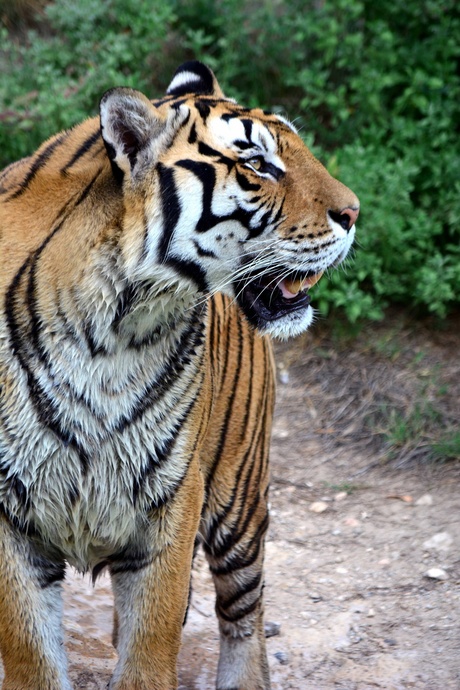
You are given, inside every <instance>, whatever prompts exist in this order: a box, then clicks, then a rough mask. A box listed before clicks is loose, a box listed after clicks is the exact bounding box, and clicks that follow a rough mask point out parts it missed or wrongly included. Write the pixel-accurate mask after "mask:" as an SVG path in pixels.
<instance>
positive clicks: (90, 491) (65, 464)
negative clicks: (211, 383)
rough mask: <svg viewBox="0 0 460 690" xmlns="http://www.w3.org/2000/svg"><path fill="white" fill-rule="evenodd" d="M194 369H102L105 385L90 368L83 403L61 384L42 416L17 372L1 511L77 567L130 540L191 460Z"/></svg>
mask: <svg viewBox="0 0 460 690" xmlns="http://www.w3.org/2000/svg"><path fill="white" fill-rule="evenodd" d="M199 362H200V359H199V357H198V356H197V359H196V361H193V360H192V361H190V362H189V361H187V363H186V365H184V366H179V364H178V365H177V367H176V372H175V373H172V372H162V371H160V372H159V371H158V364H157V370H156V371H154V370H153V369H152V368H150V369H148V368H147V367H146V366H145V367H144V368H143V369H140V368H139V367H138V368H137V370H136V372H134V371H133V370H132V369H130V368H129V367H128V366H127V365H126V362H124V361H119V362H117V365H118V369H117V367H115V366H114V364H113V362H112V363H111V367H110V368H111V370H112V369H113V370H114V374H113V376H112V377H111V379H110V382H111V383H110V386H108V385H107V384H106V381H107V380H108V377H106V376H103V375H102V376H100V377H99V383H97V381H98V379H97V378H96V375H95V372H94V371H93V372H92V375H93V378H94V379H95V381H96V382H95V383H93V385H92V387H91V388H87V390H88V391H90V392H91V395H86V396H85V395H83V394H82V392H81V390H82V388H81V386H80V390H79V388H78V382H77V380H76V379H75V380H74V381H70V380H69V378H68V379H67V381H66V382H65V385H64V384H63V382H60V385H59V386H58V387H57V389H56V395H54V396H53V407H52V409H51V410H50V409H48V410H46V403H47V396H48V397H49V396H50V393H49V392H46V395H45V393H43V395H42V396H41V397H39V398H38V399H36V398H34V397H33V396H32V395H31V394H30V389H28V388H27V386H26V385H25V383H26V382H25V381H21V374H22V372H18V371H17V372H16V380H20V381H21V383H22V385H20V386H16V387H15V390H14V391H12V393H11V398H10V400H9V414H8V419H7V420H6V421H5V423H4V428H3V429H2V434H1V438H0V444H1V448H0V449H1V451H2V464H1V468H0V498H1V502H2V503H3V506H4V508H5V511H6V514H7V515H9V516H10V517H11V518H13V519H14V520H16V521H18V523H19V524H22V525H31V526H32V527H33V528H34V529H36V530H37V531H38V532H39V533H40V534H41V535H42V537H44V538H45V539H46V540H47V541H49V542H50V543H52V544H54V545H55V546H56V547H57V548H58V549H59V550H60V551H61V552H62V553H63V554H64V556H65V557H66V558H67V559H68V560H69V561H70V562H71V563H73V564H74V565H76V566H77V567H79V568H81V569H82V570H85V569H86V568H87V567H91V564H92V563H95V562H96V561H97V560H100V558H101V557H104V556H105V555H110V553H113V552H115V551H117V550H119V549H121V548H123V547H124V545H126V544H129V543H130V542H132V540H133V539H138V535H139V534H142V531H143V530H145V522H146V521H145V518H146V516H147V515H148V514H151V513H152V511H155V510H156V509H159V508H162V507H163V506H165V505H167V504H168V502H170V501H171V500H172V499H173V497H174V495H175V493H176V491H177V490H178V488H179V487H180V485H181V482H182V481H183V478H184V476H185V474H186V473H187V468H188V466H189V463H190V462H191V461H192V460H193V457H194V441H196V430H195V428H194V424H193V423H191V421H190V420H191V417H192V416H193V415H191V413H192V411H193V408H194V407H195V405H196V404H197V403H198V404H199V400H200V364H199ZM178 363H180V359H179V360H178ZM79 375H80V376H81V375H82V373H79ZM22 379H24V377H22ZM45 383H48V390H49V389H50V384H49V380H48V381H43V383H42V384H41V386H42V390H46V389H45ZM47 415H48V416H47ZM195 445H196V444H195Z"/></svg>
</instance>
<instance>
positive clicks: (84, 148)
mask: <svg viewBox="0 0 460 690" xmlns="http://www.w3.org/2000/svg"><path fill="white" fill-rule="evenodd" d="M100 140H101V132H100V130H99V129H96V131H95V132H93V134H91V135H90V136H89V137H88V138H87V139H86V140H85V141H84V142H83V143H82V144H81V145H80V146H79V147H78V149H77V150H76V151H75V153H74V155H73V156H72V158H71V159H70V160H69V161H68V162H67V163H66V164H65V165H64V166H63V167H62V168H61V174H63V175H65V173H66V172H67V170H68V169H69V168H71V167H72V165H74V164H75V163H76V162H77V161H78V159H79V158H81V157H82V156H84V154H85V153H87V152H88V151H89V150H90V149H91V148H92V146H94V144H95V143H96V142H97V141H100Z"/></svg>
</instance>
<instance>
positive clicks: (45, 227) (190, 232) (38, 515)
mask: <svg viewBox="0 0 460 690" xmlns="http://www.w3.org/2000/svg"><path fill="white" fill-rule="evenodd" d="M358 208H359V205H358V200H357V198H356V197H355V195H354V194H353V193H352V192H350V191H349V190H348V189H347V188H346V187H345V186H344V185H342V184H341V183H339V182H338V181H336V180H334V179H333V178H332V177H331V176H330V175H329V174H328V173H327V171H326V170H325V169H324V168H323V167H322V166H321V164H320V163H319V162H318V161H317V160H316V159H315V158H314V157H313V156H312V154H311V153H310V152H309V151H308V149H307V148H306V147H305V145H304V144H303V142H302V141H301V139H300V138H299V136H298V134H297V133H296V132H295V130H294V128H293V127H292V125H291V124H290V123H289V122H288V121H286V120H285V119H283V118H280V117H278V116H276V115H272V114H267V113H264V112H262V111H261V110H258V109H248V108H244V107H242V106H239V105H238V104H237V103H235V102H234V101H233V100H231V99H228V98H226V97H225V96H224V95H223V93H222V91H221V89H220V87H219V85H218V83H217V81H216V79H215V76H214V75H213V73H212V72H211V71H210V70H209V69H208V68H207V67H205V66H204V65H202V64H201V63H197V62H191V63H186V64H185V65H182V66H181V67H180V68H179V69H178V70H177V72H176V74H175V75H174V77H173V79H172V82H171V84H170V87H169V89H168V92H167V94H166V95H165V96H164V97H163V98H162V99H159V100H157V101H153V102H150V101H149V100H148V99H147V98H146V97H145V96H144V95H143V94H141V93H139V92H137V91H134V90H132V89H125V88H115V89H112V90H111V91H109V92H107V93H106V94H104V96H103V98H102V100H101V106H100V118H94V119H90V120H87V121H86V122H84V123H82V124H81V125H78V126H76V127H75V128H73V129H72V130H69V131H67V132H62V133H60V134H58V135H56V136H54V137H52V138H51V139H49V140H48V141H47V142H45V143H44V144H43V146H42V147H41V148H40V149H39V150H38V151H37V152H36V153H35V154H33V155H32V156H30V157H29V158H27V159H24V160H22V161H19V162H18V163H16V164H13V165H11V166H9V167H8V168H7V169H6V170H5V171H4V173H3V174H2V175H1V176H0V257H1V273H0V294H1V296H2V306H1V311H0V384H1V392H0V396H1V397H0V549H1V560H0V601H1V602H2V603H1V606H0V651H1V654H2V658H3V664H4V668H5V680H4V685H3V687H4V690H19V688H21V689H23V688H26V687H27V688H30V689H33V690H45V689H46V690H69V689H70V687H71V686H70V681H69V678H68V673H67V661H66V658H65V653H64V649H63V644H62V611H61V587H62V580H63V578H64V577H65V570H66V566H67V564H71V565H72V566H74V567H76V568H78V569H79V570H80V571H82V572H86V571H91V572H92V574H93V577H94V578H95V577H97V575H98V574H99V573H100V572H101V570H103V569H104V568H108V570H109V572H110V576H111V580H112V586H113V591H114V602H115V632H114V640H115V642H116V646H117V651H118V662H117V665H116V668H115V671H114V674H113V678H112V681H111V685H110V687H111V688H112V690H140V689H141V688H142V689H143V690H171V689H172V688H175V687H177V671H176V660H177V653H178V649H179V645H180V636H181V626H182V622H183V619H184V614H185V610H186V605H187V597H188V590H189V581H190V570H191V560H192V554H193V549H194V544H195V542H197V543H198V542H201V543H202V545H203V548H204V550H205V553H206V556H207V558H208V561H209V565H210V569H211V572H212V575H213V579H214V584H215V588H216V612H217V616H218V619H219V630H220V640H221V650H220V657H219V665H218V674H217V688H218V689H219V690H235V689H236V688H239V689H240V690H243V689H244V690H267V688H269V687H270V680H269V671H268V663H267V658H266V652H265V640H264V634H263V598H262V590H263V558H264V536H265V532H266V529H267V525H268V483H269V470H268V450H269V439H270V430H271V419H272V411H273V400H274V373H273V358H272V351H271V345H270V335H273V336H275V337H289V336H292V335H296V334H297V333H300V332H302V331H303V330H305V329H306V328H307V327H308V326H309V325H310V323H311V321H312V318H313V310H312V307H311V306H310V296H309V293H308V289H309V287H311V286H312V285H313V284H314V283H315V282H317V280H319V278H320V277H321V275H322V273H323V272H324V271H325V270H326V269H328V268H330V267H332V266H334V265H336V264H337V263H339V262H340V261H342V260H343V258H344V257H345V256H346V255H347V253H348V251H349V249H350V246H351V244H352V242H353V237H354V223H355V220H356V218H357V215H358ZM18 612H19V615H18Z"/></svg>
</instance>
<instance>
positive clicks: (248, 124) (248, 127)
mask: <svg viewBox="0 0 460 690" xmlns="http://www.w3.org/2000/svg"><path fill="white" fill-rule="evenodd" d="M248 110H249V112H250V109H248ZM240 122H241V123H242V125H243V127H244V133H245V134H246V139H247V140H248V142H249V143H250V144H252V146H254V142H253V141H252V126H253V124H252V120H248V119H247V118H241V120H240Z"/></svg>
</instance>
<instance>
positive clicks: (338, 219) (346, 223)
mask: <svg viewBox="0 0 460 690" xmlns="http://www.w3.org/2000/svg"><path fill="white" fill-rule="evenodd" d="M329 216H330V218H331V219H332V220H333V221H334V222H335V223H339V225H341V226H342V228H343V229H344V230H349V229H350V228H352V227H353V225H354V224H355V223H356V220H357V218H358V216H359V207H358V208H351V206H350V207H348V208H344V209H342V211H340V212H339V213H337V211H329Z"/></svg>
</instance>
